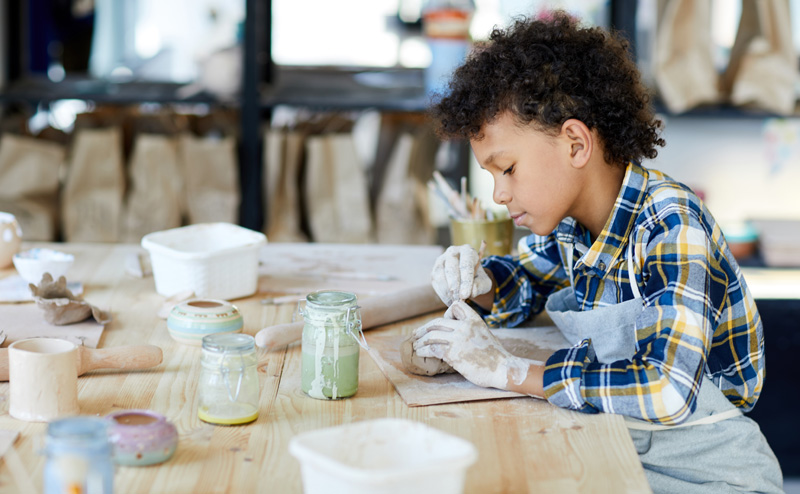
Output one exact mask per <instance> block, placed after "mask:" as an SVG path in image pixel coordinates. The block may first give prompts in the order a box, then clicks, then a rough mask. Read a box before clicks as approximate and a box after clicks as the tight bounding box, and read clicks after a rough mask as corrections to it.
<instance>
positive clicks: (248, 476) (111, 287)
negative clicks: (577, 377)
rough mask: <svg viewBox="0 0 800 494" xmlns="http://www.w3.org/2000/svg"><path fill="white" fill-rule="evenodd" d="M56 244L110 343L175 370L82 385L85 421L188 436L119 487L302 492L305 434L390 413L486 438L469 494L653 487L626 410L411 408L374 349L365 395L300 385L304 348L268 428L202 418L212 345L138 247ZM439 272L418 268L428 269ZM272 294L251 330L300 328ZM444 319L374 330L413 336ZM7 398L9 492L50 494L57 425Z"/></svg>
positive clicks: (476, 439) (365, 365)
mask: <svg viewBox="0 0 800 494" xmlns="http://www.w3.org/2000/svg"><path fill="white" fill-rule="evenodd" d="M55 247H56V248H58V249H59V250H62V251H66V252H70V253H74V254H76V257H77V258H76V263H75V265H74V266H73V268H72V271H71V274H70V276H71V277H73V278H74V279H77V280H80V281H82V282H83V283H84V285H85V298H86V299H87V300H88V301H89V302H91V303H93V304H95V305H98V306H100V307H101V308H105V309H109V310H110V311H111V312H112V313H113V316H114V320H113V322H112V323H111V324H110V325H109V326H108V327H107V328H106V330H105V332H104V334H103V339H102V340H101V344H100V346H101V347H113V346H120V345H129V344H140V343H150V344H154V345H158V346H160V347H161V348H162V349H163V351H164V362H163V363H162V364H161V365H160V366H158V367H156V368H154V369H152V370H147V371H138V372H132V373H120V372H114V371H108V372H103V371H95V372H93V373H90V374H86V375H84V376H82V377H80V378H79V380H78V387H79V389H78V397H79V403H80V407H81V413H82V414H85V415H98V416H104V415H107V414H109V413H111V412H114V411H118V410H123V409H134V408H140V409H150V410H154V411H157V412H159V413H162V414H164V415H166V416H167V417H168V418H169V419H170V420H172V421H173V422H174V423H175V425H176V426H177V428H178V432H179V435H180V442H179V446H178V450H177V452H176V454H175V456H174V457H173V458H172V459H171V460H170V461H168V462H167V463H164V464H162V465H158V466H152V467H140V468H136V467H117V469H116V474H115V480H114V485H115V492H117V493H128V492H131V493H134V492H135V493H143V492H153V493H166V492H169V493H212V492H213V493H216V492H226V493H250V492H279V493H289V492H301V491H302V482H301V477H300V468H299V463H298V462H297V460H295V459H294V458H293V457H292V456H290V455H289V453H288V449H287V445H288V442H289V440H290V439H291V438H292V437H293V436H294V435H296V434H298V433H301V432H304V431H308V430H313V429H317V428H322V427H330V426H335V425H339V424H344V423H349V422H354V421H361V420H368V419H374V418H381V417H401V418H406V419H410V420H415V421H420V422H424V423H426V424H428V425H430V426H433V427H436V428H438V429H441V430H443V431H446V432H448V433H450V434H454V435H457V436H460V437H463V438H465V439H467V440H469V441H471V442H472V443H473V444H475V446H476V447H477V448H478V451H479V455H480V457H479V459H478V462H477V463H476V464H474V465H473V466H472V467H471V468H470V469H469V471H468V475H467V479H466V492H470V493H481V494H484V493H507V492H508V493H512V492H559V493H562V492H587V493H589V492H591V493H600V492H607V493H615V494H616V493H625V492H631V493H633V492H636V493H639V492H642V493H645V492H650V489H649V487H648V485H647V481H646V479H645V476H644V471H643V470H642V467H641V464H640V462H639V459H638V457H637V455H636V452H635V450H634V448H633V444H632V442H631V440H630V437H629V435H628V433H627V430H626V428H625V425H624V423H623V421H622V419H621V418H620V417H618V416H614V415H607V414H598V415H587V414H581V413H577V412H571V411H568V410H563V409H559V408H557V407H554V406H552V405H550V404H549V403H547V402H545V401H542V400H537V399H533V398H513V399H503V400H492V401H482V402H470V403H459V404H453V405H439V406H428V407H414V408H410V407H408V406H406V405H405V404H404V403H403V401H402V400H401V399H400V397H399V396H398V395H397V393H396V392H395V390H394V389H393V387H392V385H391V384H390V383H389V382H388V381H387V380H386V378H385V377H384V376H383V374H382V373H381V371H380V370H379V369H378V367H377V366H376V364H375V363H374V362H373V361H372V359H371V358H370V357H369V355H368V354H367V353H366V352H365V351H363V350H362V353H361V361H360V366H359V380H360V384H359V390H358V393H357V394H356V395H355V396H354V397H353V398H350V399H345V400H338V401H322V400H315V399H312V398H309V397H307V396H305V395H304V394H303V393H302V392H301V391H300V361H301V359H300V347H299V345H292V346H290V347H289V348H288V349H283V350H279V351H274V352H269V353H267V352H261V353H260V355H259V364H258V370H259V374H260V379H261V395H260V415H259V418H258V420H257V421H256V422H254V423H253V424H250V425H246V426H235V427H220V426H213V425H209V424H206V423H204V422H201V421H200V420H199V419H198V418H197V413H196V398H197V388H196V381H197V377H198V372H199V367H200V359H199V357H200V349H199V348H195V347H187V346H182V345H180V344H177V343H176V342H174V341H173V340H172V339H171V338H170V337H169V335H168V333H167V330H166V322H165V321H164V320H163V319H159V318H158V317H157V315H156V312H157V310H158V309H159V308H160V307H161V306H162V304H163V301H164V297H162V296H160V295H158V294H157V293H156V292H155V289H154V283H153V278H152V277H146V278H135V277H132V276H130V275H128V274H126V272H125V268H124V260H125V257H126V256H128V255H130V254H131V253H134V252H137V251H138V250H139V248H138V247H137V246H132V245H81V244H58V245H56V246H55ZM372 248H374V249H381V247H378V246H374V247H372ZM392 248H394V249H397V247H392ZM388 249H391V248H388ZM409 249H411V248H409ZM300 251H302V248H301V249H300ZM412 253H413V250H412ZM428 269H429V267H428V266H418V267H417V271H424V272H427V270H428ZM11 274H14V270H13V268H12V269H7V270H0V277H4V276H8V275H11ZM262 281H263V280H262ZM260 287H262V289H261V290H260V291H259V293H257V294H256V295H254V296H252V297H249V298H246V299H240V300H237V301H235V303H236V305H237V306H238V307H239V308H240V310H241V312H242V314H243V316H244V321H245V332H246V333H249V334H255V333H256V332H257V331H258V330H259V329H260V328H262V327H264V326H268V325H271V324H277V323H281V322H288V321H289V320H290V318H291V315H292V312H293V310H294V306H293V305H291V304H285V305H264V304H262V303H261V300H262V299H263V298H264V297H265V296H268V295H269V294H267V293H264V291H263V283H261V284H260ZM320 288H324V287H320ZM434 315H436V314H429V315H427V316H422V317H416V318H413V319H408V320H405V321H402V322H399V323H396V324H392V325H388V326H385V327H383V328H378V329H375V330H374V331H380V332H387V333H389V332H402V333H405V332H409V331H411V330H412V329H413V328H415V327H418V326H419V325H421V324H422V323H423V322H425V321H427V320H428V319H430V318H431V317H433V316H434ZM0 396H2V398H1V399H2V401H1V402H0V428H3V429H12V430H17V431H20V433H21V437H20V438H19V439H18V440H17V442H16V444H15V446H14V447H13V448H11V450H10V451H9V452H8V453H7V454H6V455H5V457H4V462H3V463H2V465H1V466H0V491H2V492H41V490H42V472H43V467H44V463H45V458H44V456H43V455H42V454H41V453H40V451H41V449H42V446H43V438H44V433H45V429H46V425H45V424H39V423H27V422H22V421H19V420H16V419H13V418H11V417H10V416H9V415H8V383H0Z"/></svg>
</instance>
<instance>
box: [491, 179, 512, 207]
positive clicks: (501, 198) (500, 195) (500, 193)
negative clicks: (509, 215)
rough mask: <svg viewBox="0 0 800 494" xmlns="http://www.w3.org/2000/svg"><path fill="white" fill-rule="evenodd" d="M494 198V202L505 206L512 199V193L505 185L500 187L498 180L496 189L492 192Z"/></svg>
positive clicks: (495, 185)
mask: <svg viewBox="0 0 800 494" xmlns="http://www.w3.org/2000/svg"><path fill="white" fill-rule="evenodd" d="M492 199H494V202H495V203H497V204H499V205H501V206H503V205H505V204H507V203H508V202H509V201H511V194H510V193H509V192H508V190H507V189H505V188H504V187H500V186H498V185H497V182H495V184H494V190H493V192H492Z"/></svg>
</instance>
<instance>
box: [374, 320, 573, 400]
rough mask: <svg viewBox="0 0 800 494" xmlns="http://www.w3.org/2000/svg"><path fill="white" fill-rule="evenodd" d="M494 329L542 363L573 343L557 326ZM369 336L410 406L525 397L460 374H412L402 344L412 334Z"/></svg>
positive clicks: (506, 343) (512, 347)
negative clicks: (408, 369) (403, 353)
mask: <svg viewBox="0 0 800 494" xmlns="http://www.w3.org/2000/svg"><path fill="white" fill-rule="evenodd" d="M492 332H493V333H494V334H495V336H497V338H498V339H499V340H500V343H501V344H502V345H503V347H504V348H505V349H506V350H508V351H509V352H510V353H511V354H513V355H516V356H518V357H523V358H527V359H531V360H536V361H539V362H545V361H546V360H547V358H548V357H550V355H552V354H553V352H554V351H556V350H558V349H560V348H567V347H568V346H569V343H568V342H567V341H566V339H564V337H563V336H562V335H561V332H560V331H559V330H558V329H557V328H556V327H555V326H543V327H536V328H515V329H497V330H493V331H492ZM365 335H366V338H367V343H368V344H369V347H370V349H369V354H370V356H371V357H372V359H373V360H374V361H375V363H376V364H377V365H378V367H379V368H380V369H381V371H382V372H383V374H384V375H385V376H386V378H387V379H388V380H389V381H391V383H392V385H393V386H394V388H395V389H396V390H397V393H398V394H399V395H400V397H401V398H402V399H403V401H404V402H405V403H406V405H408V406H410V407H414V406H427V405H441V404H444V403H459V402H464V401H477V400H492V399H498V398H514V397H518V396H523V395H521V394H519V393H513V392H511V391H503V390H500V389H494V388H483V387H480V386H476V385H474V384H472V383H471V382H469V381H467V380H466V379H464V377H462V376H461V375H460V374H457V373H456V374H440V375H438V376H430V377H429V376H419V375H416V374H411V373H409V372H408V371H406V370H405V367H404V366H403V362H402V360H401V358H400V345H401V344H402V342H403V340H405V339H406V338H407V337H408V334H391V335H381V334H374V333H365Z"/></svg>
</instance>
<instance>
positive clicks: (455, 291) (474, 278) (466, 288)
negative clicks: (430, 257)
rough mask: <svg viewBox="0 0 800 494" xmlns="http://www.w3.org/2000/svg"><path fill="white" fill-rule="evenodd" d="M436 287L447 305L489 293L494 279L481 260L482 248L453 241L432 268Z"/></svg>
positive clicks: (432, 280) (432, 279)
mask: <svg viewBox="0 0 800 494" xmlns="http://www.w3.org/2000/svg"><path fill="white" fill-rule="evenodd" d="M431 284H432V285H433V290H434V291H435V292H436V294H437V295H439V298H440V299H442V302H444V303H445V305H447V306H450V305H452V304H453V302H455V301H456V300H467V299H470V298H475V297H477V296H480V295H483V294H485V293H488V292H489V290H491V289H492V280H491V279H490V278H489V276H488V275H487V274H486V270H485V269H484V268H483V267H482V266H481V264H480V257H479V256H478V252H477V251H476V250H475V249H473V248H472V247H470V246H469V245H460V246H455V245H451V246H450V247H448V248H447V250H446V251H444V254H442V255H440V256H439V257H438V258H437V259H436V262H435V263H434V265H433V272H431Z"/></svg>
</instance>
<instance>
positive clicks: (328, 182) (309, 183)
mask: <svg viewBox="0 0 800 494" xmlns="http://www.w3.org/2000/svg"><path fill="white" fill-rule="evenodd" d="M306 157H307V158H306V172H305V204H306V211H307V212H308V223H309V228H310V230H311V236H312V239H313V241H315V242H330V243H351V244H357V243H369V242H371V241H372V238H373V231H372V215H371V213H370V206H369V197H368V195H369V189H368V186H367V179H366V175H365V173H364V166H363V164H362V163H361V161H360V159H359V157H358V153H357V152H356V147H355V142H353V135H352V133H350V132H334V133H324V134H321V135H315V136H309V137H308V139H307V140H306Z"/></svg>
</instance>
